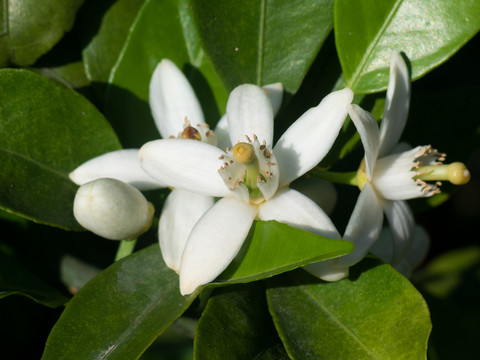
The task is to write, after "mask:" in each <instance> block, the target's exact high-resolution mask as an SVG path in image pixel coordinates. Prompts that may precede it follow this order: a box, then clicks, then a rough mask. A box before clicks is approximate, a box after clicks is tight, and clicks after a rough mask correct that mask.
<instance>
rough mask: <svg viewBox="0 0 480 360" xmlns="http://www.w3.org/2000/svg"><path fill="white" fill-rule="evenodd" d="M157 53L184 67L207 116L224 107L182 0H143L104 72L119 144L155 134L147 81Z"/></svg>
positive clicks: (139, 141)
mask: <svg viewBox="0 0 480 360" xmlns="http://www.w3.org/2000/svg"><path fill="white" fill-rule="evenodd" d="M163 58H169V59H170V60H172V61H173V62H174V63H176V64H177V66H178V67H179V68H180V69H182V70H183V71H184V73H185V75H186V76H187V78H188V79H189V81H190V83H191V84H192V86H193V88H194V90H195V92H196V94H197V96H198V98H199V100H200V103H201V104H202V107H203V111H204V113H205V118H206V120H207V122H209V123H210V124H211V125H214V124H215V123H216V122H217V121H218V119H219V118H220V111H221V112H222V113H223V112H224V110H225V104H226V101H227V92H226V90H225V88H224V87H223V85H222V84H221V81H220V80H219V78H218V76H217V75H216V73H215V70H214V68H213V66H212V64H211V63H210V62H209V61H208V59H207V58H206V56H205V54H204V52H203V49H202V48H201V46H200V39H199V37H198V35H197V33H196V29H195V27H194V26H193V24H192V19H191V15H190V8H189V7H188V6H187V4H186V0H165V1H151V0H147V1H145V3H144V5H143V7H142V8H141V10H140V12H139V13H138V16H137V18H136V20H135V22H134V25H133V26H132V28H131V29H130V34H129V37H128V41H127V43H126V45H125V47H124V49H123V50H122V53H121V56H120V57H119V59H118V61H117V64H116V66H115V68H114V71H113V72H112V74H111V76H110V83H111V85H110V87H109V89H108V91H107V97H106V114H107V117H108V118H109V120H111V121H112V123H113V125H114V127H115V129H116V130H117V133H118V134H119V136H120V138H121V140H122V143H123V144H124V145H125V146H129V147H130V146H133V147H138V146H140V145H142V144H143V143H145V142H146V141H149V140H153V139H157V138H158V137H159V134H158V131H157V130H156V129H155V125H154V123H153V119H152V116H151V113H150V107H149V105H148V86H149V83H150V78H151V76H152V73H153V70H154V69H155V67H156V66H157V64H158V63H159V62H160V61H161V60H162V59H163ZM132 74H135V75H134V76H133V75H132Z"/></svg>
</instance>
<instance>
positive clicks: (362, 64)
mask: <svg viewBox="0 0 480 360" xmlns="http://www.w3.org/2000/svg"><path fill="white" fill-rule="evenodd" d="M402 3H403V0H397V1H395V3H394V5H393V6H392V8H391V10H390V12H389V13H388V16H387V18H386V20H385V22H384V23H383V24H382V26H381V27H380V29H379V31H378V32H377V34H376V35H375V37H374V38H373V40H372V41H371V42H370V45H368V47H367V49H366V51H365V53H364V54H366V56H363V57H362V59H361V61H360V63H359V64H358V66H357V67H356V70H355V72H354V73H353V74H352V77H351V81H350V86H351V87H352V88H355V86H356V84H357V81H358V79H359V78H360V75H361V74H362V73H363V70H364V69H365V68H366V66H367V64H368V63H369V60H370V59H371V57H372V56H373V54H374V49H375V48H376V47H377V45H378V43H379V41H380V38H381V37H382V36H383V34H384V33H385V31H386V29H387V27H388V26H389V25H390V23H391V21H392V19H393V16H394V15H395V14H396V13H397V11H398V8H399V7H400V5H401V4H402Z"/></svg>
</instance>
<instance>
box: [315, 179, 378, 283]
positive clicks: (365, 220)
mask: <svg viewBox="0 0 480 360" xmlns="http://www.w3.org/2000/svg"><path fill="white" fill-rule="evenodd" d="M382 223H383V209H382V206H381V204H380V201H379V200H378V198H377V196H376V194H375V191H374V190H373V188H372V187H371V185H370V184H369V183H368V182H366V183H365V185H364V187H363V189H362V191H361V192H360V196H359V197H358V200H357V203H356V205H355V208H354V209H353V212H352V215H351V216H350V220H349V221H348V225H347V228H346V230H345V235H344V236H343V239H344V240H348V241H352V242H353V243H354V245H355V250H353V252H351V253H350V254H348V255H345V256H342V257H339V258H337V259H332V260H326V261H322V262H320V263H318V264H313V266H312V267H310V268H306V270H308V271H310V272H311V273H312V274H314V275H316V276H317V277H319V278H320V279H322V280H326V281H336V280H340V279H342V277H345V276H348V268H349V267H350V266H352V265H355V264H356V263H358V262H359V261H360V260H362V259H363V258H364V257H365V255H366V254H367V252H368V250H369V249H370V247H371V246H372V245H373V243H374V242H375V240H377V239H378V237H379V236H380V231H381V229H382ZM342 275H343V276H342Z"/></svg>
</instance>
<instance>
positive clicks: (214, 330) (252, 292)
mask: <svg viewBox="0 0 480 360" xmlns="http://www.w3.org/2000/svg"><path fill="white" fill-rule="evenodd" d="M277 341H278V336H277V334H276V331H275V328H274V326H273V323H272V320H271V318H270V314H269V313H268V308H267V302H266V300H265V288H264V285H263V284H262V283H252V284H248V285H240V286H239V285H236V286H231V287H228V288H226V289H218V290H217V291H215V293H214V295H213V296H211V297H210V299H209V300H208V304H207V307H206V308H205V310H204V312H203V313H202V317H201V318H200V320H199V322H198V325H197V331H196V333H195V342H194V359H197V360H203V359H205V360H215V359H218V360H229V359H232V360H234V359H254V358H256V356H258V355H260V354H262V353H264V352H265V351H266V350H267V349H268V348H270V347H271V346H272V345H273V344H275V343H276V342H277Z"/></svg>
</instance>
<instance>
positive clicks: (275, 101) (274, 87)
mask: <svg viewBox="0 0 480 360" xmlns="http://www.w3.org/2000/svg"><path fill="white" fill-rule="evenodd" d="M263 88H264V89H265V90H267V95H268V98H269V99H270V102H271V103H272V109H273V115H274V116H275V115H277V114H278V110H280V106H281V105H282V100H283V85H282V83H274V84H268V85H265V86H263Z"/></svg>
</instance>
